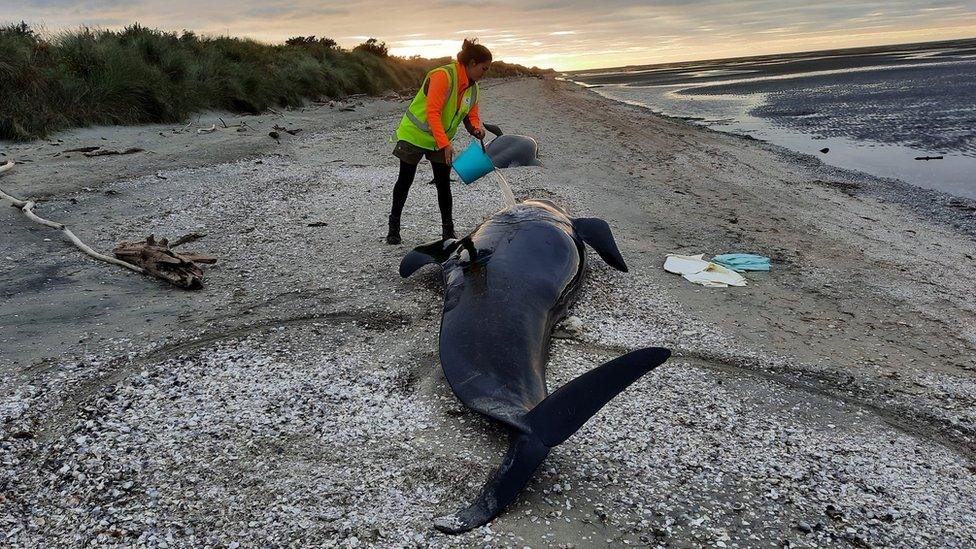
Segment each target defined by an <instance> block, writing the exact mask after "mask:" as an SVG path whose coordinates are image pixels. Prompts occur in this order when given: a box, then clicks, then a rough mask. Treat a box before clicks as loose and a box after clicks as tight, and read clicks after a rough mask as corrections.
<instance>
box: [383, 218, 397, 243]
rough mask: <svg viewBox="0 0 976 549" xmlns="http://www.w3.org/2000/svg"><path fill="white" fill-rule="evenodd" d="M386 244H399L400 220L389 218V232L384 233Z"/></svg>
mask: <svg viewBox="0 0 976 549" xmlns="http://www.w3.org/2000/svg"><path fill="white" fill-rule="evenodd" d="M386 243H387V244H399V243H400V218H399V217H393V216H392V215H391V216H390V231H389V232H388V233H386Z"/></svg>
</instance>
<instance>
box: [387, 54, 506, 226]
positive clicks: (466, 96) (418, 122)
mask: <svg viewBox="0 0 976 549" xmlns="http://www.w3.org/2000/svg"><path fill="white" fill-rule="evenodd" d="M490 65H491V52H490V51H488V48H486V47H484V46H482V45H481V44H478V43H477V40H465V41H464V44H463V45H462V46H461V51H460V52H458V55H457V62H454V63H451V64H449V65H444V66H443V67H437V68H436V69H433V70H432V71H430V72H428V73H427V76H426V78H424V84H423V86H421V87H420V90H419V91H418V92H417V95H416V97H414V98H413V102H411V103H410V107H409V108H408V109H407V112H406V114H404V115H403V118H402V119H401V120H400V127H399V128H397V132H396V134H397V139H398V141H397V144H396V147H395V148H394V149H393V155H394V156H396V157H397V158H399V159H400V175H399V176H398V177H397V181H396V185H395V186H394V187H393V208H392V209H391V210H390V231H389V233H387V235H386V242H387V243H389V244H399V243H400V214H401V212H403V204H404V203H405V202H406V201H407V193H409V192H410V185H411V184H413V178H414V175H416V173H417V164H418V163H419V162H420V159H421V158H423V157H424V156H426V157H427V159H428V160H430V164H431V167H432V168H433V169H434V184H435V185H436V186H437V205H438V206H439V207H440V210H441V227H442V229H443V231H442V235H441V236H442V237H443V238H457V235H455V234H454V219H453V217H452V214H451V209H452V208H453V200H452V197H451V162H452V161H453V160H454V149H453V148H451V139H453V138H454V134H455V133H457V129H458V126H459V125H460V124H461V123H462V122H464V125H465V128H466V129H467V130H468V133H470V134H471V135H473V136H474V137H477V138H478V139H484V137H485V130H484V129H482V127H481V119H480V118H479V116H478V81H479V80H481V79H482V78H484V76H485V73H487V72H488V68H489V66H490Z"/></svg>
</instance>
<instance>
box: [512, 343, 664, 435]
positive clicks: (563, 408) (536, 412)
mask: <svg viewBox="0 0 976 549" xmlns="http://www.w3.org/2000/svg"><path fill="white" fill-rule="evenodd" d="M669 356H671V351H669V350H668V349H663V348H660V347H650V348H647V349H640V350H638V351H633V352H631V353H627V354H625V355H624V356H621V357H617V358H615V359H613V360H611V361H610V362H607V363H605V364H603V365H601V366H598V367H596V368H593V369H592V370H590V371H589V372H586V373H585V374H583V375H581V376H579V377H578V378H576V379H574V380H572V381H570V382H569V383H567V384H565V385H563V386H562V387H560V388H559V389H558V390H556V392H554V393H552V394H551V395H549V396H548V397H546V399H545V400H543V401H542V402H540V403H539V404H538V405H537V406H536V407H535V408H533V409H532V410H531V411H530V412H529V414H528V416H527V419H528V423H529V427H530V428H531V429H532V432H533V433H534V434H535V435H536V436H537V437H539V440H541V441H542V443H543V444H545V445H546V446H549V447H550V448H551V447H553V446H556V445H557V444H562V442H563V441H564V440H566V439H567V438H569V437H570V435H572V434H573V433H575V432H576V431H577V430H579V428H580V427H582V426H583V424H584V423H586V421H587V420H588V419H590V418H591V417H593V414H595V413H597V412H598V411H600V408H603V406H604V405H605V404H606V403H608V402H610V400H611V399H613V397H615V396H617V395H618V394H619V393H620V391H623V390H624V389H626V388H627V387H628V386H630V384H631V383H633V382H635V381H637V380H638V379H639V378H640V377H641V376H642V375H644V374H646V373H647V372H650V371H651V370H653V369H654V368H656V367H658V366H660V365H661V364H663V363H664V361H665V360H667V359H668V357H669Z"/></svg>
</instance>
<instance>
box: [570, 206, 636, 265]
mask: <svg viewBox="0 0 976 549" xmlns="http://www.w3.org/2000/svg"><path fill="white" fill-rule="evenodd" d="M573 227H574V228H575V229H576V234H578V235H579V236H580V238H582V239H583V242H586V243H587V244H589V245H590V247H592V248H593V249H594V250H596V253H598V254H599V255H600V257H601V258H603V260H604V261H606V262H607V265H610V266H611V267H613V268H614V269H617V270H618V271H623V272H625V273H626V272H627V264H626V263H624V258H623V256H621V255H620V250H618V249H617V242H616V241H615V240H614V239H613V233H612V232H611V231H610V225H608V224H607V222H606V221H604V220H602V219H598V218H595V217H581V218H579V219H574V220H573Z"/></svg>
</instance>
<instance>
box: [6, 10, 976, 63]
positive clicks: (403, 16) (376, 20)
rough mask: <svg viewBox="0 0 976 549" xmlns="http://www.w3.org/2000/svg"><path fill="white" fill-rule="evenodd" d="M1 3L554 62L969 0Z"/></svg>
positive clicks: (939, 13)
mask: <svg viewBox="0 0 976 549" xmlns="http://www.w3.org/2000/svg"><path fill="white" fill-rule="evenodd" d="M3 13H4V14H5V20H4V21H5V22H8V23H9V22H19V21H20V20H26V21H27V22H28V23H32V24H35V25H39V26H41V27H43V28H44V29H45V30H46V31H47V32H48V33H50V34H54V33H57V32H58V31H61V30H65V29H74V28H77V27H79V26H82V25H88V26H93V27H101V28H112V29H115V28H120V27H123V26H125V25H128V24H131V23H134V22H139V23H141V24H143V25H145V26H149V27H154V28H160V29H164V30H171V31H177V32H179V31H181V30H183V29H190V30H194V31H196V32H198V33H202V34H211V35H216V34H227V35H232V36H246V37H250V38H254V39H256V40H261V41H264V42H273V43H280V42H283V41H284V40H286V39H287V38H289V37H291V36H297V35H316V36H327V37H331V38H334V39H335V40H337V41H338V42H339V43H340V44H341V45H342V46H344V47H353V46H355V45H356V44H358V43H359V42H362V41H363V40H365V39H366V38H368V37H375V38H377V39H379V40H381V41H385V42H386V43H387V45H388V46H389V47H390V51H391V52H392V53H393V54H394V55H401V56H411V55H421V56H424V57H440V56H446V55H454V54H455V53H456V52H457V50H458V46H459V44H460V41H461V39H462V38H463V37H465V36H472V37H474V36H476V37H478V38H480V40H481V42H482V43H484V44H485V45H486V46H488V47H489V48H490V49H491V50H492V51H493V53H494V54H495V56H496V58H499V59H504V60H506V61H510V62H516V63H522V64H526V65H537V66H540V67H552V68H555V69H558V70H574V69H585V68H596V67H608V66H620V65H629V64H648V63H662V62H671V61H684V60H693V59H711V58H721V57H735V56H744V55H758V54H766V53H783V52H793V51H804V50H816V49H827V48H842V47H854V46H869V45H880V44H894V43H904V42H921V41H931V40H941V39H953V38H966V37H973V36H976V2H973V1H966V2H945V1H920V2H909V1H897V0H896V1H891V2H877V1H854V2H821V3H809V2H799V1H792V0H783V1H772V0H755V1H749V2H741V1H729V0H691V1H688V2H677V1H674V0H661V1H649V2H639V1H633V0H608V1H604V2H599V3H596V2H582V1H576V0H567V1H542V0H527V1H519V2H515V1H508V0H484V1H480V0H478V1H471V2H454V1H450V0H441V1H438V2H432V3H429V4H427V5H421V6H415V5H409V4H402V5H400V4H397V5H391V4H389V3H386V2H380V1H377V0H364V1H360V2H346V1H337V2H315V1H309V0H295V1H283V0H270V1H269V0H265V1H261V2H258V1H256V0H242V1H237V2H232V1H230V0H217V1H214V2H207V3H201V2H196V1H189V0H172V1H166V2H163V1H159V0H140V1H133V2H125V1H122V0H27V1H26V2H18V3H17V4H16V6H14V7H13V9H5V10H3Z"/></svg>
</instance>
